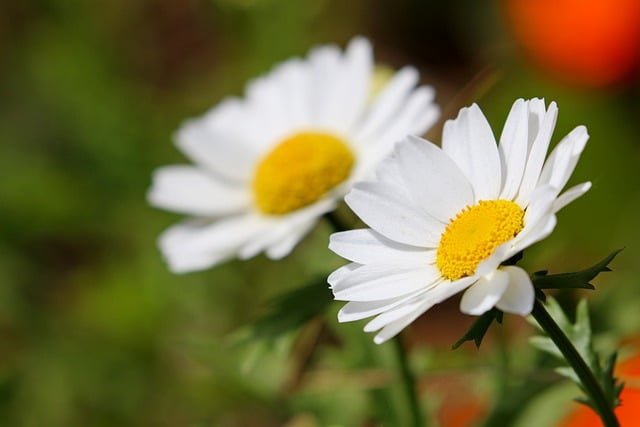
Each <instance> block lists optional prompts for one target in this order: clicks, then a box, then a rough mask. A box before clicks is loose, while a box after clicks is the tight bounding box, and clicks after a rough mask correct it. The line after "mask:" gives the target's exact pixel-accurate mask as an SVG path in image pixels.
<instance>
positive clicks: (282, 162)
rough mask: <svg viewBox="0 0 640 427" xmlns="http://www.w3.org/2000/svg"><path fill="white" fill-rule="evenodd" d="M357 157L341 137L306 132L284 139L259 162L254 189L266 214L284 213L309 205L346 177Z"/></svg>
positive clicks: (256, 200) (257, 202)
mask: <svg viewBox="0 0 640 427" xmlns="http://www.w3.org/2000/svg"><path fill="white" fill-rule="evenodd" d="M353 163H354V156H353V153H352V152H351V150H350V149H349V147H348V146H347V144H345V142H344V141H343V140H341V139H340V138H337V137H335V136H333V135H329V134H326V133H321V132H303V133H299V134H296V135H294V136H292V137H290V138H287V139H285V140H284V141H282V142H281V143H280V144H278V145H277V146H276V147H275V148H274V149H273V151H271V153H269V154H268V155H267V156H266V157H265V158H264V159H262V161H261V162H260V163H259V164H258V167H257V169H256V174H255V176H254V179H253V191H254V196H255V202H256V205H257V206H258V208H259V209H260V210H261V211H262V212H263V213H265V214H269V215H283V214H286V213H289V212H292V211H294V210H296V209H300V208H302V207H304V206H307V205H310V204H312V203H313V202H315V201H317V200H318V199H320V198H321V197H322V196H324V195H325V194H326V193H327V192H328V191H329V190H331V189H332V188H333V187H335V186H336V185H338V184H340V183H341V182H342V181H344V180H345V179H347V177H348V176H349V173H350V172H351V167H352V166H353Z"/></svg>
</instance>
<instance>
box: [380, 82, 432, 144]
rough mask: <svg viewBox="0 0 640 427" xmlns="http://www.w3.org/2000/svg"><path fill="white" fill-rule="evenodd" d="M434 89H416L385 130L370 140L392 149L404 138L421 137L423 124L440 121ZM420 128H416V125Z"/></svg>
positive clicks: (423, 87) (425, 87) (424, 87)
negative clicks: (409, 136) (434, 101)
mask: <svg viewBox="0 0 640 427" xmlns="http://www.w3.org/2000/svg"><path fill="white" fill-rule="evenodd" d="M434 93H435V91H434V89H433V88H432V87H428V86H421V87H419V88H417V89H415V90H414V91H413V92H412V93H411V94H410V95H409V96H407V99H406V100H405V102H404V103H403V105H402V107H401V108H399V109H398V111H397V112H396V115H395V116H394V119H393V120H392V121H390V122H388V123H387V125H386V126H385V128H384V129H383V130H381V132H379V133H378V134H377V135H375V136H372V137H371V138H370V140H376V141H378V144H381V145H383V146H386V147H388V150H390V149H391V147H392V144H393V143H395V142H396V141H398V140H400V139H401V138H404V137H405V136H406V135H407V134H417V135H421V134H422V133H423V132H424V131H426V128H425V129H423V128H422V127H423V126H422V123H428V124H433V123H435V121H436V120H437V119H438V116H439V114H440V109H439V108H438V107H437V106H434V104H433V97H434ZM418 123H419V124H420V126H416V124H418Z"/></svg>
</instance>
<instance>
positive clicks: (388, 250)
mask: <svg viewBox="0 0 640 427" xmlns="http://www.w3.org/2000/svg"><path fill="white" fill-rule="evenodd" d="M329 249H331V250H332V251H333V252H335V253H336V254H338V255H340V256H341V257H343V258H346V259H348V260H349V261H353V262H357V263H360V264H379V265H420V264H421V263H427V260H430V259H433V257H434V256H435V255H434V252H435V251H433V250H426V249H423V248H417V247H415V246H410V245H404V244H402V243H398V242H395V241H393V240H390V239H387V238H386V237H384V236H382V235H381V234H379V233H376V232H375V231H373V230H371V229H368V228H367V229H361V230H349V231H343V232H341V233H334V234H332V235H331V237H330V240H329Z"/></svg>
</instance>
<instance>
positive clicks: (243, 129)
mask: <svg viewBox="0 0 640 427" xmlns="http://www.w3.org/2000/svg"><path fill="white" fill-rule="evenodd" d="M418 80H419V75H418V72H417V71H416V70H415V69H414V68H412V67H405V68H403V69H401V70H400V71H398V72H397V73H396V74H395V75H393V77H392V78H390V79H389V80H388V83H387V84H386V85H384V86H383V87H382V88H381V89H380V90H376V91H374V90H373V89H374V88H373V86H374V85H375V83H376V82H374V69H373V57H372V48H371V44H370V43H369V42H368V41H367V40H366V39H364V38H362V37H358V38H355V39H353V40H352V41H351V42H350V43H349V45H348V47H347V48H346V50H345V51H344V52H341V51H340V49H338V48H337V47H335V46H323V47H319V48H316V49H314V50H312V51H311V52H310V54H309V55H308V57H307V58H306V59H304V60H301V59H292V60H289V61H286V62H284V63H282V64H280V65H279V66H277V67H276V68H275V69H274V70H273V71H271V72H270V73H269V74H267V75H266V76H264V77H261V78H258V79H256V80H254V81H252V82H251V83H250V84H249V85H248V87H247V89H246V94H245V97H244V98H242V99H238V98H233V99H226V100H223V101H222V102H221V103H220V104H219V105H217V106H216V107H214V108H213V109H212V110H210V111H209V112H207V113H206V114H205V115H204V116H203V117H200V118H197V119H195V120H192V121H189V122H187V123H186V124H184V125H183V126H182V127H181V128H180V129H179V131H178V133H177V138H176V139H177V146H178V148H179V149H180V150H182V151H183V152H184V153H185V154H186V155H187V156H188V157H189V158H190V159H191V160H192V161H193V162H194V163H195V164H194V165H193V166H191V165H189V166H187V165H179V166H168V167H163V168H160V169H159V170H157V171H156V172H155V173H154V176H153V184H152V187H151V189H150V191H149V194H148V199H149V202H150V203H151V204H152V205H155V206H157V207H161V208H164V209H168V210H172V211H175V212H179V213H184V214H187V215H190V216H191V218H190V219H188V220H187V221H185V222H183V223H180V224H177V225H175V226H173V227H171V228H169V229H168V230H167V231H165V232H164V233H163V234H162V235H161V236H160V239H159V246H160V248H161V251H162V253H163V254H164V256H165V258H166V260H167V262H168V264H169V267H170V268H171V270H172V271H174V272H177V273H181V272H187V271H193V270H200V269H204V268H207V267H210V266H213V265H214V264H217V263H220V262H222V261H224V260H227V259H229V258H232V257H239V258H242V259H247V258H250V257H253V256H254V255H256V254H258V253H260V252H262V251H265V252H266V254H267V256H269V257H270V258H273V259H278V258H281V257H283V256H285V255H287V254H288V253H289V252H290V251H291V250H292V249H293V247H294V246H295V245H296V244H297V243H298V241H300V239H301V238H302V237H303V236H304V235H305V234H306V233H307V232H308V231H309V230H310V229H311V228H312V227H313V225H314V224H315V223H316V221H317V219H318V217H319V216H321V215H322V214H324V213H326V212H328V211H331V210H333V209H334V208H335V207H336V204H337V202H338V201H339V200H340V199H341V197H342V196H344V194H345V193H346V191H348V189H349V188H350V186H351V184H352V183H353V182H354V181H356V180H358V179H362V178H363V177H365V176H366V175H368V172H370V171H371V170H372V168H373V167H374V166H375V165H376V164H377V163H378V161H379V160H380V159H382V158H383V157H384V156H386V155H388V154H389V152H390V151H391V150H392V148H393V142H395V141H397V140H398V139H400V138H402V137H403V136H405V135H406V134H417V135H419V134H422V133H424V132H425V131H426V130H427V129H428V128H429V127H430V126H431V125H432V124H433V123H434V122H435V121H436V120H437V118H438V115H439V109H438V107H437V106H436V105H435V104H434V90H433V89H432V88H431V87H426V86H420V87H416V85H417V84H418Z"/></svg>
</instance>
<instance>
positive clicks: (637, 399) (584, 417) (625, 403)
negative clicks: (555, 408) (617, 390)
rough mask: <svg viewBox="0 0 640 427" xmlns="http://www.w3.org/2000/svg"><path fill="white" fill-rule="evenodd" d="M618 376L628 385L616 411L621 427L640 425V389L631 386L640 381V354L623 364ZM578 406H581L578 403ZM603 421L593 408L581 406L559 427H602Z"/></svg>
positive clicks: (621, 395) (617, 373) (620, 366)
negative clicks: (635, 381)
mask: <svg viewBox="0 0 640 427" xmlns="http://www.w3.org/2000/svg"><path fill="white" fill-rule="evenodd" d="M616 375H617V376H618V377H620V379H621V380H622V381H624V382H625V383H626V384H627V385H626V386H625V387H624V388H623V389H622V393H621V394H620V400H621V402H622V403H621V405H620V406H618V407H617V408H616V410H615V413H616V415H617V417H618V420H619V421H620V426H621V427H636V426H639V425H640V388H638V387H636V386H631V385H629V384H632V383H633V381H634V380H640V353H638V354H636V355H635V356H633V357H631V358H629V359H627V360H625V361H623V362H621V363H620V364H619V365H618V366H617V369H616ZM576 405H579V404H577V403H576ZM602 425H603V424H602V421H600V418H599V417H598V415H597V414H596V413H595V411H593V410H592V409H591V408H589V407H587V406H585V405H581V404H580V405H579V406H578V407H576V408H575V410H574V411H573V412H571V413H570V414H569V416H567V417H566V418H565V419H564V420H563V421H562V422H561V423H560V424H558V427H602Z"/></svg>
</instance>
